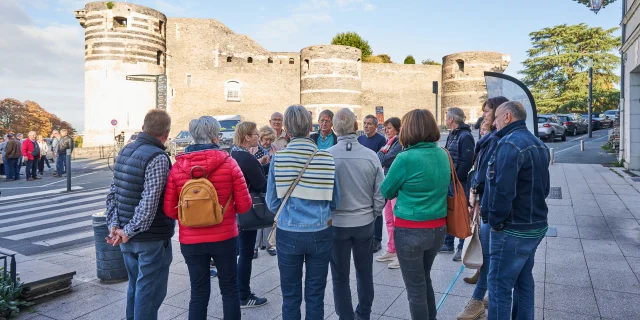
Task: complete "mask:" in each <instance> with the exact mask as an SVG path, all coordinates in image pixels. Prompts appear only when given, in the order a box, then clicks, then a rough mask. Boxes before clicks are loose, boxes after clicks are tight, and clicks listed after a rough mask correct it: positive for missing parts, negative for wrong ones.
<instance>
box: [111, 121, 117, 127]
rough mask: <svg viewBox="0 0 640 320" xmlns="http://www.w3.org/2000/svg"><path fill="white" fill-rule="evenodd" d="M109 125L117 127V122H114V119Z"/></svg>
mask: <svg viewBox="0 0 640 320" xmlns="http://www.w3.org/2000/svg"><path fill="white" fill-rule="evenodd" d="M111 125H112V126H114V127H115V126H117V125H118V120H116V119H113V120H111Z"/></svg>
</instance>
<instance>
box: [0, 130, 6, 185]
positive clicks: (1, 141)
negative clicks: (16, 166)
mask: <svg viewBox="0 0 640 320" xmlns="http://www.w3.org/2000/svg"><path fill="white" fill-rule="evenodd" d="M6 146H7V135H4V136H3V137H0V155H1V157H0V178H6V175H7V173H6V171H5V170H4V163H5V161H7V160H6V158H5V156H4V148H5V147H6Z"/></svg>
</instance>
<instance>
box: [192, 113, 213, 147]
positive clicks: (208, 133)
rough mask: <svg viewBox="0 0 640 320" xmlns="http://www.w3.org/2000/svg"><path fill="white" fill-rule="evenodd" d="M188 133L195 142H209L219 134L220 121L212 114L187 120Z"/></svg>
mask: <svg viewBox="0 0 640 320" xmlns="http://www.w3.org/2000/svg"><path fill="white" fill-rule="evenodd" d="M189 133H191V137H192V138H193V142H195V143H197V144H206V143H211V141H212V140H213V139H214V138H218V135H219V134H220V123H219V122H218V120H216V119H215V118H214V117H212V116H202V117H200V118H198V119H193V120H191V122H189Z"/></svg>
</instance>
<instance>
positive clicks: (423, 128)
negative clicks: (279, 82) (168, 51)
mask: <svg viewBox="0 0 640 320" xmlns="http://www.w3.org/2000/svg"><path fill="white" fill-rule="evenodd" d="M483 111H484V117H485V121H484V127H485V130H484V132H485V133H486V134H485V135H484V136H483V137H482V138H481V139H480V141H479V142H478V144H476V145H475V146H474V143H473V137H471V143H469V141H468V140H467V137H466V134H465V133H466V132H467V129H468V127H467V126H466V125H464V113H462V110H460V109H454V108H452V109H450V110H449V112H448V113H447V124H448V126H449V127H450V128H451V129H453V130H452V133H451V134H450V136H449V139H448V141H447V147H449V148H448V149H449V152H447V150H445V149H443V148H441V147H439V146H438V141H439V140H440V130H439V127H438V125H437V123H436V120H435V118H434V117H433V115H432V113H431V112H430V111H428V110H424V109H416V110H412V111H410V112H409V113H407V114H405V115H404V116H403V117H402V120H400V119H398V118H391V119H388V120H387V121H385V123H384V126H385V132H386V135H387V137H386V138H385V137H382V136H381V135H380V134H378V133H376V129H377V127H378V123H377V122H378V120H377V118H376V117H374V116H366V117H365V119H364V121H363V123H364V131H365V134H364V135H361V136H358V135H357V134H356V132H357V130H358V120H357V118H356V115H355V114H354V113H353V112H352V111H350V110H349V109H340V110H339V111H338V112H337V113H336V114H335V115H334V114H333V113H332V112H331V111H329V110H325V111H323V112H322V113H320V115H319V123H320V130H319V132H317V133H314V134H311V135H310V132H311V131H312V129H311V128H312V123H313V121H312V117H311V114H310V113H309V111H308V110H307V109H306V108H305V107H304V106H301V105H294V106H290V107H288V108H287V110H286V111H285V113H284V115H282V114H280V113H274V114H273V115H272V117H271V121H270V125H271V126H270V127H263V128H260V129H258V127H257V125H256V124H255V123H252V122H241V123H239V124H238V125H237V126H236V132H235V136H234V145H233V147H232V149H231V152H230V153H227V152H226V151H223V150H221V149H220V147H219V146H218V142H219V139H220V124H219V123H218V122H217V121H216V120H215V119H214V118H213V117H210V116H203V117H200V118H198V119H194V120H192V121H191V122H190V124H189V132H190V133H191V136H192V137H193V139H194V143H193V144H191V145H190V146H189V147H187V149H186V150H185V153H184V154H181V155H178V156H177V157H176V161H175V163H173V164H172V163H171V160H170V159H169V157H168V156H167V155H166V153H165V152H164V148H165V147H164V142H165V141H166V140H167V139H168V136H169V131H170V128H171V119H170V117H169V115H168V114H167V113H166V112H165V111H162V110H152V111H149V113H148V114H147V116H146V117H145V120H144V125H143V128H142V130H143V132H142V133H141V134H140V135H139V136H138V138H137V139H136V141H135V142H133V143H131V144H128V145H127V146H125V147H124V148H123V149H122V150H121V152H120V154H119V155H118V157H117V158H116V164H115V170H114V180H113V184H112V186H111V190H110V193H109V195H108V197H107V221H108V225H109V228H110V235H109V237H108V239H107V241H108V242H109V243H111V244H113V245H120V248H121V250H122V252H123V255H124V258H125V265H126V267H127V271H128V273H129V290H128V295H127V297H128V298H127V299H128V300H127V318H129V319H155V318H157V312H158V308H159V307H160V305H161V303H162V301H163V299H164V297H165V295H166V291H167V281H168V274H169V266H170V264H171V261H172V259H173V257H172V253H173V251H172V249H171V237H172V236H173V234H174V224H175V220H178V205H179V198H180V192H181V189H182V187H183V186H184V185H185V183H186V182H187V181H188V180H189V179H191V178H192V174H193V172H192V169H193V168H194V167H201V168H203V169H204V170H203V171H204V176H206V178H207V179H208V180H209V181H210V182H211V184H212V185H213V186H214V187H215V189H216V190H217V195H218V202H219V203H220V204H221V205H224V207H225V212H224V218H223V221H222V222H221V223H219V224H216V225H213V226H208V227H199V228H193V227H187V226H183V225H182V224H179V230H180V232H179V241H180V247H181V252H182V255H183V256H184V259H185V263H186V265H187V267H188V270H189V276H190V281H191V298H190V302H189V319H205V318H206V314H207V306H208V303H209V297H210V294H211V282H210V281H209V274H210V272H209V269H210V268H209V267H210V264H211V261H212V260H213V261H215V265H216V267H217V271H218V278H219V281H218V283H219V287H220V293H221V296H222V302H223V314H224V319H240V318H241V312H240V310H241V308H243V307H255V306H260V305H264V304H265V303H267V300H266V299H265V298H261V297H257V296H256V295H255V294H253V293H252V292H251V288H250V279H251V269H252V267H251V263H252V260H253V258H254V257H255V256H256V254H257V252H258V251H257V250H258V248H260V247H263V246H264V247H268V248H269V250H272V252H273V255H276V249H277V259H278V269H279V272H280V288H281V292H282V299H283V302H282V318H283V319H301V317H302V315H301V310H300V307H301V303H302V300H303V299H304V301H305V306H306V311H305V313H306V314H305V318H306V319H324V294H325V288H326V283H327V277H328V272H329V269H331V273H332V282H333V293H334V301H335V311H336V313H337V315H338V316H339V318H340V319H369V318H370V314H371V307H372V303H373V298H374V285H373V254H374V251H378V250H380V249H381V241H382V224H383V219H382V218H381V217H382V216H383V213H384V223H386V226H387V232H388V234H389V243H388V244H387V250H386V252H385V253H384V254H382V255H380V256H378V257H376V260H377V261H385V262H389V268H399V269H400V271H401V273H402V278H403V280H404V283H405V287H406V290H407V298H408V301H409V308H410V312H411V317H412V319H436V303H435V293H434V290H433V287H432V283H431V277H430V270H431V266H432V264H433V262H434V260H435V257H436V255H437V254H438V253H439V252H440V251H445V249H447V250H446V251H449V250H448V248H449V246H448V245H447V244H445V235H446V221H447V219H446V217H447V197H448V196H451V194H450V193H451V191H450V190H451V188H450V185H451V173H452V170H456V171H459V170H465V169H466V167H467V166H469V164H471V165H470V167H474V168H475V170H474V171H472V172H473V173H472V174H471V175H469V174H465V175H462V173H460V174H459V176H460V177H461V178H464V177H467V176H468V177H467V178H466V179H465V181H464V183H465V184H467V185H469V183H466V181H469V182H470V186H471V188H470V191H467V192H468V198H469V199H471V203H470V206H471V208H472V209H475V211H472V212H479V214H481V215H482V219H481V220H482V226H481V235H480V237H481V240H482V244H483V253H484V254H485V255H484V263H483V266H482V269H480V271H479V275H478V282H477V288H476V292H474V295H473V298H472V300H471V301H470V303H469V304H468V305H467V307H466V308H465V310H464V311H463V313H462V314H461V317H459V318H460V319H475V318H477V317H478V315H479V314H482V313H484V308H485V306H484V304H483V302H482V300H483V299H484V298H485V292H487V290H488V292H489V295H488V305H489V319H503V318H508V317H511V316H512V313H513V317H517V318H518V319H533V312H534V311H533V310H534V307H533V290H534V284H533V278H532V275H531V270H532V267H533V261H534V260H533V259H534V258H533V257H534V255H535V250H536V247H537V245H538V243H539V242H540V240H541V239H542V237H543V236H544V234H545V232H546V227H547V223H546V215H547V207H546V204H545V201H544V199H545V198H546V196H547V194H548V192H549V173H548V165H549V156H548V150H547V149H546V147H545V146H544V144H542V143H541V142H540V141H539V139H537V138H535V136H533V134H531V133H530V132H529V131H528V130H527V128H526V124H525V119H526V116H527V115H526V112H525V111H524V108H523V107H522V105H521V104H519V103H518V102H509V101H506V99H504V98H492V99H489V100H488V101H487V102H486V103H485V104H484V107H483ZM283 125H284V128H283ZM468 131H469V132H470V129H469V130H468ZM469 136H470V135H469ZM453 145H455V146H456V149H459V150H462V151H459V152H457V153H455V152H451V149H452V148H453V147H452V146H453ZM469 149H470V152H471V153H469ZM448 153H450V154H451V157H452V158H454V160H456V161H454V162H455V163H457V164H455V165H454V167H452V166H450V156H449V154H448ZM469 169H471V168H468V169H466V171H467V173H468V172H469V171H470V170H469ZM204 176H203V177H204ZM461 180H462V179H461ZM252 193H264V194H265V203H266V205H267V206H268V208H269V209H270V210H271V211H273V212H278V216H277V219H276V228H277V229H276V230H275V231H276V235H277V237H276V245H275V248H274V247H272V246H271V245H270V244H269V242H268V241H267V239H266V238H267V236H268V234H269V233H270V230H258V231H246V230H240V231H239V230H238V226H237V222H236V215H237V214H243V213H245V212H247V211H249V210H250V209H251V208H252V205H253V202H252V195H251V194H252ZM378 226H379V227H378ZM451 242H453V241H451ZM451 247H453V244H451ZM451 251H453V250H451ZM270 252H271V251H270ZM351 255H353V262H354V264H355V272H356V281H357V284H358V285H357V291H358V292H357V295H358V305H357V306H356V308H355V309H354V307H353V305H352V295H351V291H350V286H349V279H350V275H349V274H350V264H351ZM303 281H304V288H303ZM512 290H513V295H514V297H515V299H512ZM480 307H482V309H480ZM474 312H475V313H474Z"/></svg>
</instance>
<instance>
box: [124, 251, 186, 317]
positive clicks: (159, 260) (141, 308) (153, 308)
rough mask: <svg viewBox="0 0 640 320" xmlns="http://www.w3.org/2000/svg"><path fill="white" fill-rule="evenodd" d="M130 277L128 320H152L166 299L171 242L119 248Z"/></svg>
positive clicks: (171, 254) (171, 255)
mask: <svg viewBox="0 0 640 320" xmlns="http://www.w3.org/2000/svg"><path fill="white" fill-rule="evenodd" d="M120 250H121V251H122V256H123V258H124V265H125V267H126V268H127V273H128V275H129V289H128V290H127V320H130V319H135V320H147V319H149V320H155V319H157V318H158V309H159V308H160V305H161V304H162V301H163V300H164V297H165V296H166V295H167V283H168V281H169V266H170V265H171V261H172V260H173V252H172V251H171V239H167V240H159V241H129V242H127V243H123V244H121V245H120Z"/></svg>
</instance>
